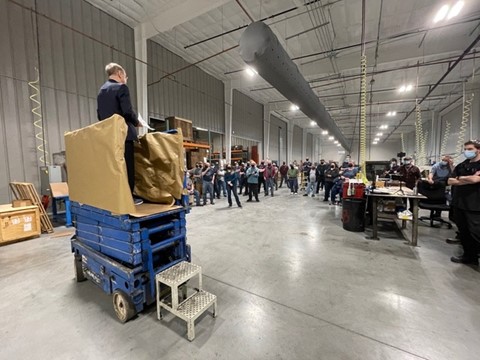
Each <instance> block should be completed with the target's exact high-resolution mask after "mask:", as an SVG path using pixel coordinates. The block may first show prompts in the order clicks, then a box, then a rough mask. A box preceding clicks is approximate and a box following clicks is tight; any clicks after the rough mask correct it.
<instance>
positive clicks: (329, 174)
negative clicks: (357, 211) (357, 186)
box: [323, 162, 339, 201]
mask: <svg viewBox="0 0 480 360" xmlns="http://www.w3.org/2000/svg"><path fill="white" fill-rule="evenodd" d="M338 176H339V169H338V166H337V164H335V163H334V162H332V163H331V164H330V168H329V169H327V170H325V195H324V197H323V201H328V198H329V196H330V190H331V189H332V187H333V182H334V180H335V178H337V177H338Z"/></svg>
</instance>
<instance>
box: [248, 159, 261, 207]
mask: <svg viewBox="0 0 480 360" xmlns="http://www.w3.org/2000/svg"><path fill="white" fill-rule="evenodd" d="M259 175H260V172H259V170H258V168H257V164H256V163H255V161H253V160H252V161H251V163H250V168H249V169H248V170H247V182H248V200H247V202H251V201H252V195H253V196H255V201H256V202H260V200H258V189H259V183H258V177H259Z"/></svg>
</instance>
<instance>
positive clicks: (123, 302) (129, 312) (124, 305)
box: [113, 290, 136, 323]
mask: <svg viewBox="0 0 480 360" xmlns="http://www.w3.org/2000/svg"><path fill="white" fill-rule="evenodd" d="M113 309H114V310H115V314H116V315H117V317H118V320H120V321H121V322H122V323H125V322H127V321H128V320H130V319H131V318H132V317H134V316H135V314H136V311H135V306H134V305H133V303H132V301H131V300H130V298H129V297H128V296H127V295H126V294H125V293H124V292H123V291H121V290H115V291H114V292H113Z"/></svg>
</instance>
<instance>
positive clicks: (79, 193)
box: [65, 115, 183, 216]
mask: <svg viewBox="0 0 480 360" xmlns="http://www.w3.org/2000/svg"><path fill="white" fill-rule="evenodd" d="M126 134H127V125H126V124H125V121H124V119H123V118H122V117H121V116H119V115H113V116H112V117H111V118H109V119H106V120H103V121H100V122H96V123H94V124H92V125H89V126H87V127H85V128H82V129H79V130H75V131H71V132H68V133H66V134H65V146H66V153H67V167H68V172H69V180H68V187H69V193H70V199H71V200H72V201H76V202H79V203H82V204H87V205H91V206H95V207H98V208H100V209H104V210H107V211H110V212H111V213H114V214H131V215H132V216H146V215H151V214H155V213H159V212H163V211H167V210H170V209H172V204H173V198H174V197H176V198H177V197H178V198H180V195H181V192H182V189H181V185H180V190H179V189H178V184H182V181H181V179H182V177H183V173H173V172H169V174H170V175H168V174H164V175H162V176H159V175H158V171H157V169H149V168H148V166H147V164H154V165H155V166H157V165H158V164H159V163H161V157H162V153H163V152H164V151H165V152H167V153H171V152H173V151H175V150H176V149H178V147H177V146H176V145H174V144H173V143H174V141H173V138H175V139H176V141H179V143H180V146H181V144H182V141H183V140H182V136H181V134H179V135H169V136H172V140H166V141H162V142H165V143H167V145H170V147H167V148H164V147H162V146H157V145H155V144H153V145H152V144H150V143H149V141H155V139H157V138H158V137H157V136H146V137H145V139H143V138H142V141H141V142H140V148H138V147H136V151H140V152H141V153H142V154H147V155H148V157H149V159H151V160H148V161H146V160H145V161H144V160H143V159H142V158H140V162H141V165H140V166H138V165H137V164H136V171H138V172H139V173H142V174H141V176H138V174H136V179H139V183H138V184H137V185H138V186H136V190H137V191H138V193H139V194H138V195H139V196H142V195H141V194H144V195H148V197H145V198H146V199H147V200H149V201H152V202H158V203H162V204H158V205H157V204H145V206H142V205H141V207H138V206H135V205H134V203H133V198H132V194H131V193H130V188H129V186H128V178H127V168H126V164H125V158H124V152H125V137H126ZM149 135H150V134H149ZM180 154H183V148H182V150H181V152H180ZM180 156H182V165H175V166H176V169H177V171H178V169H183V155H178V154H177V155H176V156H174V155H172V154H169V155H168V156H167V160H166V161H167V162H171V161H173V160H171V159H174V158H175V157H180ZM135 158H136V161H137V160H138V159H139V157H138V156H136V157H135ZM177 162H179V159H177ZM175 164H176V163H175ZM170 165H171V166H173V165H174V163H170ZM163 168H165V167H163ZM149 176H155V177H157V176H158V179H157V178H156V179H155V180H153V181H148V182H147V181H142V179H144V178H145V177H149ZM169 176H174V177H176V178H178V179H175V180H172V179H169ZM163 181H165V182H166V184H167V185H166V186H165V187H162V184H163ZM143 186H160V187H161V188H162V189H168V190H159V191H155V190H153V189H150V188H147V189H144V188H143ZM167 193H168V194H167ZM157 195H158V196H157ZM160 195H161V196H160ZM156 196H157V197H156Z"/></svg>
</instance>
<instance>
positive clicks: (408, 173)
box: [398, 156, 421, 189]
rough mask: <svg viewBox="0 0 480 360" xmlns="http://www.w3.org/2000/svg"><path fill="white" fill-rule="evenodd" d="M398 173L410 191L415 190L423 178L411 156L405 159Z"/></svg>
mask: <svg viewBox="0 0 480 360" xmlns="http://www.w3.org/2000/svg"><path fill="white" fill-rule="evenodd" d="M398 172H399V173H400V175H401V176H402V181H404V182H405V184H406V186H407V187H408V188H409V189H413V188H414V187H415V186H416V185H417V181H418V180H420V177H421V175H420V169H419V168H418V167H417V166H415V165H413V163H412V158H411V157H410V156H407V157H405V159H403V165H402V166H400V168H399V169H398Z"/></svg>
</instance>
